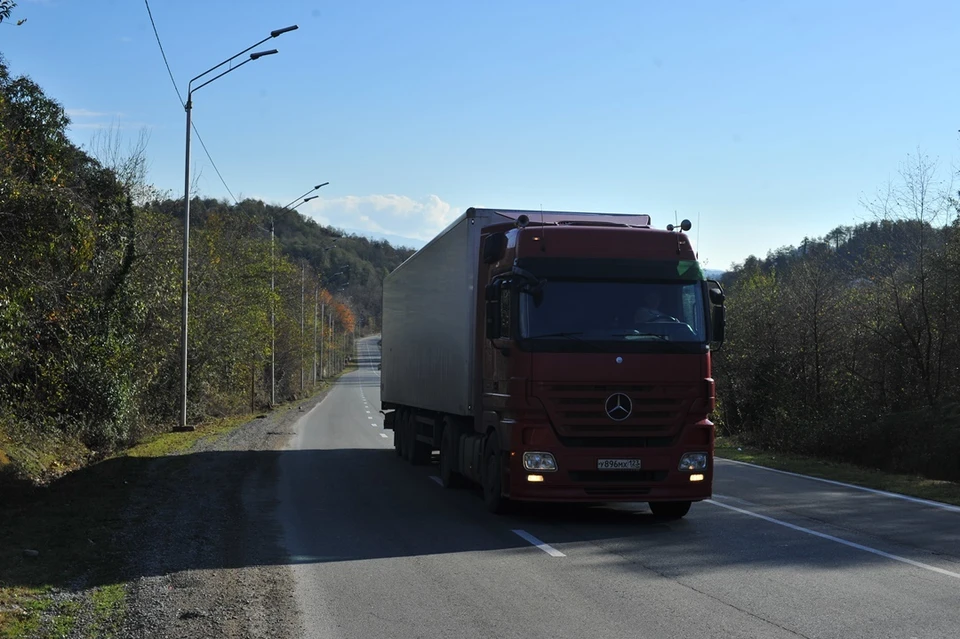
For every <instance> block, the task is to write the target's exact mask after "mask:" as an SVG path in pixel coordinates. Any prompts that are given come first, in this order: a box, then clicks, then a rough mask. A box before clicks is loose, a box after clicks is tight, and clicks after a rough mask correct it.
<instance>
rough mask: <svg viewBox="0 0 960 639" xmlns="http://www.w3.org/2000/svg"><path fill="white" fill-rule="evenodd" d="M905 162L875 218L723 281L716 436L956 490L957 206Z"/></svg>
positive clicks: (944, 187)
mask: <svg viewBox="0 0 960 639" xmlns="http://www.w3.org/2000/svg"><path fill="white" fill-rule="evenodd" d="M951 188H952V187H951V186H950V184H949V182H948V181H944V180H942V179H941V177H940V173H939V172H938V169H937V166H936V164H935V162H933V161H931V160H930V159H929V158H927V157H924V156H923V155H916V156H912V157H910V158H909V159H908V160H906V161H905V162H904V163H903V165H902V166H901V167H900V171H899V174H898V177H897V178H896V180H894V182H893V183H891V184H890V185H889V187H887V188H885V189H883V190H882V191H881V192H879V193H878V194H877V195H876V196H875V197H873V198H870V199H868V200H866V201H865V202H864V206H865V209H866V211H867V213H868V215H869V216H870V217H871V218H872V219H870V220H869V221H866V222H864V223H862V224H859V225H857V226H851V227H846V226H845V227H838V228H836V229H834V230H833V231H831V232H830V233H828V234H827V235H826V236H824V237H822V238H815V239H805V240H804V241H803V242H802V243H801V244H800V246H796V247H794V246H790V247H785V248H781V249H779V250H776V251H772V252H770V253H769V254H768V255H767V256H766V257H765V258H757V257H750V258H748V259H747V260H746V261H744V262H743V263H742V264H739V265H737V266H736V267H735V268H734V269H733V270H732V271H731V272H729V273H727V274H725V275H724V278H723V281H724V285H725V287H726V292H727V295H728V309H729V311H728V317H729V330H728V333H727V335H728V341H727V343H726V344H725V345H724V346H723V348H722V349H721V350H720V351H719V352H718V353H717V359H716V370H715V375H716V377H717V380H718V389H717V394H718V396H719V397H720V401H721V407H720V411H719V415H718V416H719V426H720V428H719V430H720V434H721V435H726V436H728V437H733V438H736V439H737V440H738V441H740V442H742V443H743V444H745V445H748V446H751V447H755V448H758V449H762V450H767V451H776V452H777V453H778V454H782V453H791V454H797V455H804V456H808V457H816V458H820V459H825V460H831V461H843V462H849V463H852V464H856V465H858V466H861V467H864V468H870V469H876V470H881V471H884V472H890V473H899V474H910V475H919V476H922V477H926V478H929V479H933V480H944V481H953V482H957V481H960V386H958V385H957V384H956V383H955V380H956V379H957V376H958V373H960V331H958V330H957V327H956V323H957V319H956V314H957V309H958V308H960V223H958V217H957V212H958V211H960V204H958V199H957V197H956V196H955V194H954V193H953V192H952V191H951Z"/></svg>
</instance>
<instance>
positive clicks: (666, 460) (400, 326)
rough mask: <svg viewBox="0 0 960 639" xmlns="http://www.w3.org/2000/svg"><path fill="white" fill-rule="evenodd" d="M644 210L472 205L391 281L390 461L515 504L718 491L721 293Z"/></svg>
mask: <svg viewBox="0 0 960 639" xmlns="http://www.w3.org/2000/svg"><path fill="white" fill-rule="evenodd" d="M689 229H690V223H689V222H687V221H684V222H683V224H681V226H680V228H674V227H673V226H672V225H671V226H668V227H667V230H658V229H654V228H652V227H651V225H650V217H649V216H646V215H615V214H601V213H563V212H541V211H513V210H494V209H476V208H471V209H469V210H468V211H467V212H466V213H465V214H463V215H462V216H460V218H459V219H457V220H456V221H455V222H453V223H452V224H451V225H450V226H448V227H447V228H446V229H445V230H444V231H443V232H442V233H440V235H438V236H437V237H436V238H435V239H433V240H432V241H431V242H430V243H429V244H427V245H426V246H425V247H424V248H422V249H421V250H419V251H417V252H416V253H415V254H414V255H413V256H411V257H410V258H409V259H408V260H407V261H405V262H404V263H403V264H402V265H400V266H399V267H398V268H397V269H396V270H394V271H393V272H392V273H391V274H390V275H388V276H387V277H386V278H385V279H384V283H383V327H382V335H381V340H382V345H381V357H382V360H381V371H382V372H381V382H380V385H381V387H380V388H381V401H382V409H383V412H384V415H385V420H384V422H385V427H386V428H388V429H392V430H393V431H394V447H395V448H396V451H397V454H398V455H399V456H401V457H403V458H404V459H406V460H407V461H409V462H411V463H413V464H425V463H428V462H430V460H431V457H432V454H433V452H434V451H439V455H440V464H439V465H440V477H441V479H442V481H443V485H444V486H445V487H457V486H460V485H463V484H465V483H467V482H475V483H477V484H480V485H481V486H482V488H483V495H484V501H485V503H486V506H487V508H488V509H489V510H491V511H493V512H502V511H503V510H504V509H505V508H506V507H507V506H508V505H509V504H510V503H511V502H520V501H536V502H547V501H549V502H588V503H608V502H648V503H649V506H650V509H651V510H652V511H653V513H654V514H657V515H661V516H665V517H672V518H677V517H682V516H684V515H685V514H686V513H687V512H688V511H689V509H690V504H691V503H692V502H694V501H699V500H703V499H707V498H709V497H710V496H711V493H712V485H713V446H714V426H713V423H712V422H711V421H710V419H709V417H710V413H711V412H712V411H713V410H714V407H715V403H716V397H715V392H714V380H713V378H712V376H711V367H710V351H711V347H712V346H715V345H717V344H719V343H721V342H722V341H723V332H724V323H725V310H724V298H723V290H722V288H721V286H720V284H719V283H718V282H713V281H708V280H706V279H705V278H704V276H703V272H702V270H701V268H700V266H699V264H698V263H697V259H696V254H695V253H694V250H693V247H692V246H691V245H690V241H689V239H688V237H687V235H686V233H685V232H686V231H688V230H689Z"/></svg>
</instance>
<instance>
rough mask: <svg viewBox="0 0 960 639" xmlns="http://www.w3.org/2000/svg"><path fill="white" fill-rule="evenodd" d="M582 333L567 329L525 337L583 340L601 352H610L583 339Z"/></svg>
mask: <svg viewBox="0 0 960 639" xmlns="http://www.w3.org/2000/svg"><path fill="white" fill-rule="evenodd" d="M581 335H583V331H565V332H561V333H544V334H543V335H531V336H530V337H525V338H524V339H547V338H550V337H563V338H566V339H570V340H574V341H576V342H582V343H584V344H587V345H588V346H592V347H593V348H595V349H596V350H598V351H600V352H601V353H607V352H609V351H607V350H606V349H603V348H600V347H599V346H597V345H596V344H594V343H593V342H591V341H588V340H585V339H583V337H581Z"/></svg>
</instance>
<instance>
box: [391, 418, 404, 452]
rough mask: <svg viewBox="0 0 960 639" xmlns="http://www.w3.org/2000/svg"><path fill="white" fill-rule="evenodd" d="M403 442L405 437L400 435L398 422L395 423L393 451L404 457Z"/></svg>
mask: <svg viewBox="0 0 960 639" xmlns="http://www.w3.org/2000/svg"><path fill="white" fill-rule="evenodd" d="M402 443H403V438H402V437H400V430H399V425H398V424H397V422H394V423H393V452H395V453H396V454H397V457H403V448H401V446H400V444H402Z"/></svg>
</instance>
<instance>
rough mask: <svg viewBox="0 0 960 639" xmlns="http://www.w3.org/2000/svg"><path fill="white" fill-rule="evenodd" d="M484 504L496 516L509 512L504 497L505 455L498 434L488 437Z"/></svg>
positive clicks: (485, 459)
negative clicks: (501, 450) (501, 449)
mask: <svg viewBox="0 0 960 639" xmlns="http://www.w3.org/2000/svg"><path fill="white" fill-rule="evenodd" d="M483 503H484V505H485V506H486V507H487V510H488V511H490V512H492V513H493V514H495V515H502V514H504V513H506V512H507V511H508V510H509V500H508V499H507V498H506V497H504V496H503V455H501V454H500V444H499V443H498V442H497V434H496V433H491V434H490V436H488V437H487V445H486V447H485V449H484V452H483Z"/></svg>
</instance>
